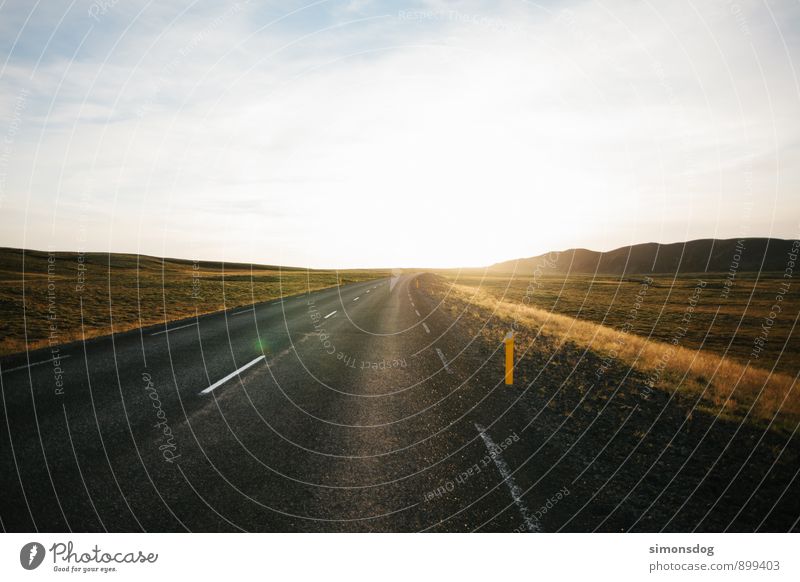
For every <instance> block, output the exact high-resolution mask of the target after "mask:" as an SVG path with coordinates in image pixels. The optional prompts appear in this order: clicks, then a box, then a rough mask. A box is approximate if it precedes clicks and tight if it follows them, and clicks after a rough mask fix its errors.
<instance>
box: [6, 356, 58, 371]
mask: <svg viewBox="0 0 800 582" xmlns="http://www.w3.org/2000/svg"><path fill="white" fill-rule="evenodd" d="M68 357H69V356H59V357H57V358H50V359H49V360H44V361H41V362H34V363H32V364H25V365H24V366H17V367H16V368H8V369H7V370H3V374H5V373H6V372H14V371H16V370H24V369H25V368H33V367H34V366H41V365H42V364H49V363H51V362H53V361H57V360H66V359H67V358H68Z"/></svg>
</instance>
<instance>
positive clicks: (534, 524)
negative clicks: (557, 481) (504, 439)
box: [475, 422, 542, 533]
mask: <svg viewBox="0 0 800 582" xmlns="http://www.w3.org/2000/svg"><path fill="white" fill-rule="evenodd" d="M475 428H476V429H477V430H478V432H479V433H480V435H481V438H482V439H483V444H484V445H486V448H487V449H489V453H490V455H489V456H490V457H492V460H493V461H494V466H495V467H497V470H498V471H500V476H501V477H503V482H504V483H505V484H506V487H508V491H509V492H510V493H511V498H512V499H513V500H514V503H515V504H516V506H517V509H518V510H519V513H520V515H521V516H522V521H523V523H524V524H525V527H526V528H527V529H528V531H529V532H531V533H538V532H541V531H542V530H541V527H540V526H539V520H537V519H536V518H535V517H534V516H533V515H532V514H531V512H530V511H529V510H528V507H527V506H526V505H525V502H524V501H523V500H522V489H520V487H519V485H517V484H516V483H515V482H514V477H513V476H512V475H511V470H510V469H509V468H508V465H507V464H506V462H505V460H504V459H503V457H502V456H501V455H500V453H499V451H500V450H501V449H500V447H498V446H497V445H496V444H494V441H493V440H492V437H490V436H489V434H488V433H487V432H486V429H485V428H483V427H482V426H481V425H479V424H478V423H477V422H476V423H475Z"/></svg>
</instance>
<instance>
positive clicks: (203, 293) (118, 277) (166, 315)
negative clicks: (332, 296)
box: [0, 249, 388, 355]
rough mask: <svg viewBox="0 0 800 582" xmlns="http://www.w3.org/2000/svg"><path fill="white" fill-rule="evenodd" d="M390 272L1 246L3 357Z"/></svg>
mask: <svg viewBox="0 0 800 582" xmlns="http://www.w3.org/2000/svg"><path fill="white" fill-rule="evenodd" d="M23 259H24V264H23ZM387 275H388V273H387V272H382V271H367V270H365V271H338V272H337V271H314V270H306V269H286V268H280V267H270V266H259V265H252V266H251V265H245V264H224V265H223V264H221V263H215V262H205V261H196V262H195V261H185V260H176V259H163V260H162V259H160V258H155V257H149V256H138V255H127V254H112V255H108V254H102V253H87V254H85V255H79V254H77V253H54V254H49V253H47V252H42V251H25V253H24V257H23V253H22V251H20V250H16V249H0V355H6V354H10V353H15V352H20V351H24V350H25V349H26V348H27V349H35V348H39V347H44V346H46V345H49V344H50V342H51V337H52V342H53V344H57V343H65V342H69V341H73V340H78V339H81V338H84V337H85V338H91V337H96V336H100V335H106V334H109V333H112V331H113V332H120V331H125V330H129V329H134V328H137V327H141V326H146V325H150V324H155V323H164V322H165V321H172V320H176V319H181V318H184V317H189V316H194V315H196V314H198V315H199V314H203V313H210V312H214V311H218V310H220V309H227V308H232V307H237V306H240V305H247V304H251V303H254V302H260V301H267V300H270V299H275V298H278V297H281V296H286V295H294V294H298V293H303V292H305V291H308V290H315V289H321V288H324V287H330V286H333V285H336V284H337V281H338V282H339V283H351V282H356V281H364V280H368V279H375V278H378V277H383V276H387ZM23 281H24V284H23Z"/></svg>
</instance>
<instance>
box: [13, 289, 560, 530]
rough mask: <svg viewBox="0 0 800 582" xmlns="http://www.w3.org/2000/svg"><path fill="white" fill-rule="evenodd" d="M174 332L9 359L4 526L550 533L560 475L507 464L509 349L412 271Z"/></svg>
mask: <svg viewBox="0 0 800 582" xmlns="http://www.w3.org/2000/svg"><path fill="white" fill-rule="evenodd" d="M168 330H169V331H167V330H165V328H164V327H163V326H161V327H151V328H146V329H142V330H137V331H133V332H127V333H121V334H117V335H115V336H111V337H106V338H99V339H96V340H91V341H88V342H86V343H84V344H81V343H76V344H71V345H68V346H64V347H63V348H62V349H61V350H60V351H59V352H58V358H59V359H58V361H53V359H52V355H51V352H50V351H49V350H48V349H45V350H40V351H38V352H31V353H30V354H28V355H27V356H25V355H23V356H21V357H15V358H7V359H5V360H4V361H3V362H2V364H1V365H2V414H3V417H4V418H3V424H4V425H5V430H4V431H3V434H2V437H0V438H2V456H1V457H0V460H1V461H2V466H0V471H1V473H2V474H1V476H0V479H1V481H0V487H2V491H3V495H2V501H0V519H1V520H2V527H3V529H4V530H6V531H132V532H135V531H184V530H189V531H239V530H245V531H472V530H480V531H511V530H515V529H516V530H519V531H540V530H542V529H544V528H545V524H544V523H543V520H542V519H541V516H539V515H536V508H537V507H538V505H539V501H540V500H545V499H547V498H548V497H549V496H551V495H553V494H555V493H556V492H557V491H558V489H559V488H560V487H561V486H562V485H563V483H562V482H561V481H560V480H559V479H558V477H557V475H553V476H550V477H547V478H544V479H541V473H542V471H538V473H539V475H537V471H536V468H535V467H534V466H533V464H529V465H527V466H526V469H525V472H522V471H520V472H518V473H517V474H516V475H511V474H512V473H514V467H516V466H518V465H519V464H520V463H521V462H522V460H524V459H525V458H527V457H528V455H529V453H530V450H531V447H530V445H531V443H527V444H526V438H527V437H526V435H530V434H531V431H527V432H525V431H524V428H525V425H526V424H527V423H528V420H529V419H526V418H523V417H521V416H520V415H516V416H515V413H514V410H513V409H512V410H509V393H508V390H509V389H508V388H505V387H504V386H503V385H502V379H503V378H502V354H501V353H500V352H499V351H498V352H496V353H486V349H485V346H483V345H480V346H479V345H478V344H477V343H475V342H473V341H471V339H470V338H469V337H468V336H465V335H463V334H461V333H459V332H458V331H457V327H456V326H454V322H453V321H452V320H451V319H450V318H448V317H447V316H446V315H445V314H443V313H442V312H441V310H437V309H436V305H435V304H433V302H432V300H431V298H430V297H429V296H425V295H423V294H422V293H420V291H419V290H418V289H417V288H416V283H415V278H414V277H413V276H410V275H405V276H402V277H400V278H399V279H397V280H396V281H395V284H394V285H391V284H390V280H389V279H382V280H376V281H370V282H363V283H357V284H350V285H346V286H342V287H339V288H333V289H327V290H323V291H318V292H313V293H310V294H306V295H302V296H294V297H288V298H285V299H283V300H280V301H273V302H269V303H264V304H259V305H256V306H255V308H253V309H237V310H231V311H227V312H220V313H215V314H211V315H208V316H204V317H200V318H198V319H192V320H185V321H181V322H174V323H172V324H170V325H169V328H168ZM474 362H482V363H481V364H480V365H478V366H476V365H475V364H474ZM490 451H491V452H490ZM540 460H541V461H542V462H543V461H544V459H542V458H539V459H537V461H540ZM523 491H524V492H525V494H524V496H523V494H522V492H523ZM523 497H524V498H523Z"/></svg>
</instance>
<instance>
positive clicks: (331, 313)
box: [322, 309, 336, 319]
mask: <svg viewBox="0 0 800 582" xmlns="http://www.w3.org/2000/svg"><path fill="white" fill-rule="evenodd" d="M334 313H336V309H334V310H333V311H331V312H330V313H329V314H328V315H326V316H325V317H323V318H322V319H328V318H329V317H330V316H331V315H333V314H334Z"/></svg>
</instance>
